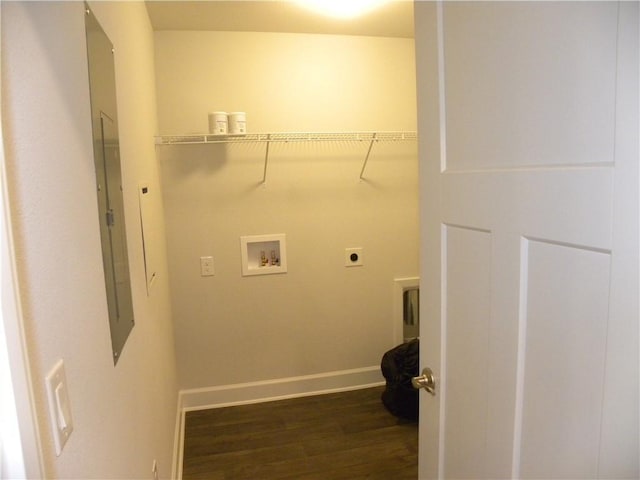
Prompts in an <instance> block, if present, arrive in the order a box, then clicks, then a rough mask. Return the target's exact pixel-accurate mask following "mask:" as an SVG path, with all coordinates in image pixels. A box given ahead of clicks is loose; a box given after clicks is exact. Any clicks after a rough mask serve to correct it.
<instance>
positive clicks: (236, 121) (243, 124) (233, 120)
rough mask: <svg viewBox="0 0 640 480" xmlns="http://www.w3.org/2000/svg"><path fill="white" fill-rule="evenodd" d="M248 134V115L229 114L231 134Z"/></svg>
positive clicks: (243, 113) (239, 113)
mask: <svg viewBox="0 0 640 480" xmlns="http://www.w3.org/2000/svg"><path fill="white" fill-rule="evenodd" d="M246 133H247V114H246V113H245V112H231V113H230V114H229V134H230V135H244V134H246Z"/></svg>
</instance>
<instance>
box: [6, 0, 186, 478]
mask: <svg viewBox="0 0 640 480" xmlns="http://www.w3.org/2000/svg"><path fill="white" fill-rule="evenodd" d="M92 7H93V8H94V10H95V13H96V16H97V17H98V20H99V21H100V22H101V23H102V26H103V28H104V29H105V31H106V32H107V34H108V35H109V36H110V38H111V41H112V42H113V43H114V46H115V50H116V54H115V61H116V77H117V85H118V86H117V88H118V108H119V120H120V129H121V131H120V139H121V156H122V164H123V182H124V197H125V208H126V221H127V230H128V241H129V256H130V265H131V276H132V285H133V286H132V288H133V301H134V311H135V317H136V325H135V327H134V329H133V331H132V333H131V336H130V338H129V340H128V342H127V344H126V346H125V348H124V351H123V354H122V357H121V358H120V360H119V363H118V365H117V366H116V367H114V365H113V361H112V354H111V341H110V336H109V328H108V316H107V306H106V298H105V291H104V279H103V272H102V259H101V249H100V237H99V231H98V223H97V218H98V212H97V201H96V193H95V175H94V167H93V153H92V142H91V123H90V122H91V120H90V110H89V89H88V77H87V63H86V46H85V35H84V15H85V14H84V9H83V4H82V3H81V2H42V3H32V2H15V3H14V2H11V3H5V2H3V3H2V75H3V77H2V101H3V106H2V108H3V111H2V117H3V118H2V120H3V126H4V133H5V136H6V146H7V170H8V188H9V193H10V201H11V207H12V222H13V227H14V232H15V246H16V257H17V258H16V261H17V271H18V276H19V286H20V290H21V297H22V302H23V305H22V307H23V311H24V322H25V328H26V334H27V342H28V353H29V356H30V360H31V364H32V369H33V371H32V375H33V380H34V390H35V398H36V408H37V414H38V424H39V427H40V430H41V432H42V443H43V456H44V464H45V473H46V477H47V478H151V464H152V460H153V459H154V458H155V459H157V460H158V462H159V470H160V475H161V476H162V477H169V476H170V473H171V453H172V446H173V444H172V442H173V430H174V425H175V412H176V410H175V409H176V402H177V395H176V393H177V389H176V378H175V360H174V346H173V333H172V327H171V306H170V301H169V293H168V275H167V266H166V261H165V258H166V255H165V251H164V249H165V247H164V244H163V242H162V241H160V242H158V243H157V245H156V246H155V248H156V249H157V252H155V253H157V255H156V258H159V259H161V260H160V262H159V273H160V275H159V278H158V281H157V283H156V285H155V288H154V290H153V291H152V294H151V296H150V297H147V293H146V287H145V280H144V266H143V253H142V244H141V235H140V220H139V217H138V198H137V188H136V187H137V183H138V182H139V181H140V180H146V181H148V182H149V183H150V184H151V185H152V186H154V187H156V188H157V187H158V172H157V168H156V163H155V152H154V147H153V139H152V137H153V135H154V133H155V130H156V111H155V89H154V69H153V34H152V31H151V27H150V25H149V21H148V17H147V14H146V10H145V7H144V4H143V3H141V2H136V3H130V2H113V3H111V2H95V3H92ZM154 208H155V209H156V210H157V211H158V212H161V208H162V205H161V203H160V202H159V201H158V202H156V204H155V205H154ZM160 217H161V215H158V218H160ZM157 228H158V229H159V230H160V231H161V232H163V229H164V227H163V225H162V224H159V225H157ZM60 358H62V359H64V362H65V365H66V375H67V380H68V389H69V396H70V403H71V410H72V415H73V420H74V424H75V430H74V432H73V434H72V435H71V437H70V439H69V441H68V443H67V445H66V447H65V449H64V451H63V452H62V454H61V456H60V457H56V456H55V452H54V449H53V441H52V436H51V431H50V428H49V422H48V407H47V404H46V399H45V397H46V396H45V391H44V376H45V375H46V374H47V372H48V371H49V369H50V368H51V367H52V366H53V364H54V363H55V362H56V361H57V360H58V359H60Z"/></svg>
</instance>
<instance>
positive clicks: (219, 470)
mask: <svg viewBox="0 0 640 480" xmlns="http://www.w3.org/2000/svg"><path fill="white" fill-rule="evenodd" d="M382 390H383V387H376V388H367V389H362V390H356V391H352V392H340V393H331V394H326V395H318V396H312V397H304V398H296V399H291V400H280V401H274V402H266V403H260V404H255V405H243V406H237V407H227V408H218V409H211V410H200V411H195V412H188V413H187V415H186V420H185V440H184V458H183V474H182V475H183V476H182V478H183V479H184V480H198V479H207V480H281V479H296V480H346V479H349V480H364V479H368V480H416V479H417V478H418V458H417V452H418V426H417V424H416V423H411V422H406V421H403V420H399V419H397V418H396V417H394V416H393V415H391V414H390V413H388V412H387V410H386V409H385V408H384V406H383V405H382V402H381V400H380V395H381V393H382Z"/></svg>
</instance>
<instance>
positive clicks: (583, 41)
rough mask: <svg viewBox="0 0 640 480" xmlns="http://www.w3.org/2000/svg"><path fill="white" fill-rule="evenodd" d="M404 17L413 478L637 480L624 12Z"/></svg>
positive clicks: (546, 5)
mask: <svg viewBox="0 0 640 480" xmlns="http://www.w3.org/2000/svg"><path fill="white" fill-rule="evenodd" d="M415 18H416V55H417V71H418V103H419V106H418V128H419V149H420V171H421V173H420V175H421V185H420V188H421V218H422V220H421V222H422V224H421V235H422V251H421V273H420V277H421V282H422V283H421V302H422V304H421V312H422V315H421V317H422V322H421V339H422V342H421V352H420V353H421V366H422V367H426V366H429V367H431V368H432V369H433V371H434V373H435V375H436V377H437V389H436V395H435V396H431V395H430V394H429V393H427V392H424V391H423V392H421V393H420V396H421V405H420V408H421V417H420V478H436V477H439V478H473V479H478V478H492V479H497V478H538V479H551V478H553V479H558V478H573V479H578V478H579V479H586V478H638V477H639V475H640V471H639V466H638V461H639V460H638V453H639V444H638V443H639V442H638V423H639V415H638V408H639V395H638V376H639V371H638V370H639V369H638V250H639V240H638V217H639V214H638V183H639V177H638V160H639V155H638V107H639V104H638V53H639V49H638V23H639V15H638V3H636V2H620V3H617V2H583V3H578V2H553V3H552V2H495V3H494V2H469V3H462V2H445V3H443V4H436V3H433V2H422V1H418V2H415Z"/></svg>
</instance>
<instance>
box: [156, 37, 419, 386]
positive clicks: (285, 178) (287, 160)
mask: <svg viewBox="0 0 640 480" xmlns="http://www.w3.org/2000/svg"><path fill="white" fill-rule="evenodd" d="M155 40H156V50H155V54H156V81H157V87H158V112H159V125H160V132H161V133H164V134H180V133H195V132H200V133H201V132H205V131H207V113H208V112H209V111H214V110H223V111H246V112H247V119H248V129H249V131H250V132H279V131H294V132H295V131H320V132H323V131H335V132H341V131H362V130H365V131H371V130H415V128H416V118H415V117H416V104H415V68H414V49H413V40H410V39H392V38H370V37H348V36H331V35H305V34H275V33H239V32H233V33H229V32H226V33H224V32H174V31H160V32H156V33H155ZM367 147H368V144H366V143H359V144H358V143H356V144H349V143H346V142H339V143H335V144H320V143H304V144H297V145H293V144H279V145H272V146H271V149H270V159H269V166H268V172H267V182H266V184H265V185H261V184H260V181H261V179H262V173H263V166H264V155H265V153H264V146H263V145H255V144H254V145H230V146H226V147H225V146H220V145H186V146H160V147H158V152H159V158H160V162H161V171H162V181H163V194H164V203H165V207H166V209H165V212H166V222H167V242H168V254H169V268H170V272H171V282H172V283H171V287H172V288H171V292H172V304H173V307H174V316H175V335H176V348H177V358H178V371H179V383H180V387H181V388H183V389H193V388H206V387H211V386H221V385H229V384H235V383H241V382H251V381H261V380H268V379H279V378H288V377H296V376H303V375H312V374H318V373H323V372H334V371H341V370H348V369H358V368H366V367H373V368H374V369H376V368H377V366H378V365H379V363H380V359H381V356H382V354H383V353H384V352H385V351H386V350H387V349H389V348H390V347H392V346H393V343H394V339H393V328H394V326H393V323H392V315H393V279H394V278H397V277H408V276H417V272H418V210H417V204H418V190H417V177H418V175H417V155H416V145H415V142H413V143H408V144H407V143H405V144H400V143H397V144H380V145H376V146H374V148H373V152H372V155H371V159H370V161H369V164H368V166H367V170H366V171H365V178H366V180H365V181H362V182H361V181H359V179H358V176H359V173H360V169H361V166H362V162H363V160H364V158H365V154H366V151H367ZM266 233H285V234H286V235H287V249H288V269H289V270H288V273H287V274H281V275H268V276H258V277H242V276H241V266H240V241H239V237H240V236H241V235H254V234H266ZM347 247H363V248H364V255H365V265H364V266H363V267H355V268H345V267H344V250H345V248H347ZM205 255H212V256H213V257H214V263H215V272H216V273H215V276H213V277H200V267H199V257H200V256H205ZM376 374H377V375H379V370H378V372H376ZM376 378H379V379H380V380H382V376H381V375H380V376H379V377H376Z"/></svg>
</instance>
